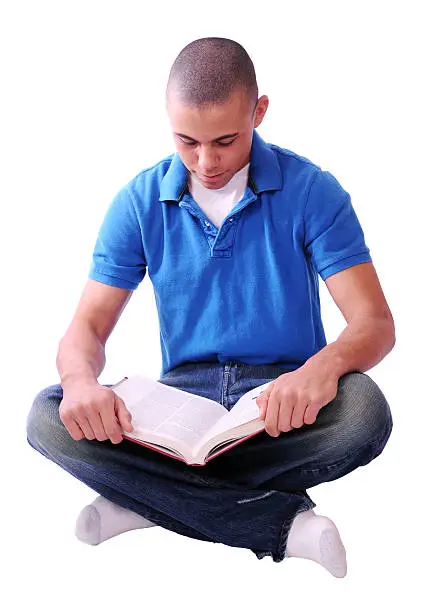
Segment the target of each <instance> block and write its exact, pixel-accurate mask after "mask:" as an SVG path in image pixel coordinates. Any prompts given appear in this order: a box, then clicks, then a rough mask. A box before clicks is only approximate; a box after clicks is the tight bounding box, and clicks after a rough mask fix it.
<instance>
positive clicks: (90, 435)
mask: <svg viewBox="0 0 438 612" xmlns="http://www.w3.org/2000/svg"><path fill="white" fill-rule="evenodd" d="M76 423H77V424H78V426H79V427H80V428H81V430H82V432H83V434H84V436H85V437H86V438H87V440H94V438H95V436H94V431H93V429H92V427H91V425H90V423H89V421H88V418H87V417H86V416H83V415H77V416H76Z"/></svg>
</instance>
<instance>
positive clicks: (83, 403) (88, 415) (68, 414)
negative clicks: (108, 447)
mask: <svg viewBox="0 0 438 612" xmlns="http://www.w3.org/2000/svg"><path fill="white" fill-rule="evenodd" d="M59 417H60V419H61V421H62V423H63V424H64V425H65V427H66V428H67V430H68V432H69V434H70V435H71V437H72V438H73V439H74V440H81V439H82V438H84V437H85V438H87V440H94V439H95V438H96V439H97V440H99V442H102V441H103V440H107V439H108V438H109V439H110V440H111V442H112V443H113V444H119V443H120V442H122V440H123V437H122V434H121V432H122V431H133V429H134V428H133V426H132V424H131V414H130V413H129V412H128V410H127V408H126V406H125V404H124V403H123V401H122V400H121V399H120V398H119V397H118V396H117V395H116V394H115V393H114V391H112V390H111V389H109V388H108V387H104V386H102V385H99V383H98V382H97V381H96V383H92V382H91V383H90V382H85V383H83V382H77V383H75V384H74V385H71V386H68V387H66V388H65V389H64V396H63V399H62V401H61V404H60V406H59Z"/></svg>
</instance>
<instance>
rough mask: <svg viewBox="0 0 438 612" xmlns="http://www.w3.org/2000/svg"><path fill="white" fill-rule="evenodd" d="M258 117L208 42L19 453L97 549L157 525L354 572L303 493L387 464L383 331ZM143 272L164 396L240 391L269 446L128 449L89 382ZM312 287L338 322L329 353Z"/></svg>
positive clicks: (223, 397) (374, 301)
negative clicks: (164, 149) (213, 452)
mask: <svg viewBox="0 0 438 612" xmlns="http://www.w3.org/2000/svg"><path fill="white" fill-rule="evenodd" d="M267 108H268V98H267V97H266V96H261V97H260V98H259V97H258V89H257V83H256V77H255V72H254V67H253V64H252V62H251V60H250V58H249V56H248V55H247V53H246V51H245V50H244V49H243V47H241V46H240V45H239V44H238V43H236V42H234V41H230V40H227V39H221V38H205V39H200V40H197V41H194V42H192V43H191V44H189V45H188V46H187V47H185V48H184V49H183V50H182V51H181V53H180V54H179V56H178V58H177V59H176V60H175V63H174V64H173V66H172V69H171V72H170V76H169V82H168V87H167V110H168V114H169V119H170V123H171V127H172V131H173V134H174V139H175V145H176V149H177V153H175V154H174V155H171V156H169V157H167V158H166V159H164V160H162V161H160V162H159V163H158V164H156V165H155V166H154V167H152V168H149V169H147V170H145V171H143V172H141V173H140V174H139V175H138V176H136V177H135V178H134V179H133V180H132V181H130V182H129V183H128V185H126V186H125V187H123V189H121V191H120V192H119V193H118V195H117V196H116V198H115V199H114V201H113V203H112V204H111V206H110V207H109V209H108V212H107V214H106V216H105V219H104V221H103V224H102V227H101V229H100V232H99V236H98V239H97V242H96V246H95V250H94V254H93V262H92V266H91V269H90V273H89V280H88V282H87V284H86V286H85V289H84V292H83V294H82V297H81V299H80V302H79V305H78V308H77V311H76V313H75V315H74V317H73V320H72V322H71V324H70V326H69V328H68V330H67V332H66V334H65V336H64V337H63V338H62V340H61V342H60V345H59V352H58V356H57V366H58V370H59V373H60V378H61V384H60V385H53V386H51V387H48V388H47V389H44V390H43V391H41V392H40V393H39V394H38V396H37V397H36V398H35V401H34V404H33V406H32V410H31V412H30V414H29V417H28V427H27V432H28V434H27V435H28V440H29V443H30V444H31V445H32V446H33V447H34V448H35V449H36V450H38V451H39V452H40V453H42V454H43V455H45V456H46V457H48V458H49V459H51V460H52V461H55V462H56V463H57V464H58V465H60V466H61V467H62V468H63V469H65V470H66V471H68V472H70V473H71V474H73V475H74V476H75V477H76V478H78V479H80V480H81V481H83V482H84V483H86V484H87V485H88V486H89V487H91V488H92V489H94V490H95V491H97V492H98V493H99V494H100V496H99V497H98V498H97V499H96V500H95V501H94V502H93V503H92V504H91V505H89V506H87V507H86V508H84V510H83V511H82V512H81V514H80V516H79V518H78V521H77V525H76V534H77V536H78V537H79V538H80V539H81V540H82V541H84V542H87V543H90V544H98V543H99V542H102V541H103V540H105V539H108V538H110V537H112V536H114V535H116V534H118V533H121V532H123V531H126V530H128V529H135V528H141V527H146V526H151V525H154V524H157V525H161V526H162V527H165V528H167V529H171V530H173V531H175V532H177V533H180V534H183V535H187V536H189V537H194V538H197V539H202V540H207V541H213V542H221V543H224V544H227V545H230V546H238V547H246V548H249V549H251V550H252V551H253V552H254V553H255V554H256V555H257V557H258V558H262V557H264V556H265V555H271V556H272V558H273V560H274V561H281V560H282V559H283V558H284V557H285V556H288V557H290V556H295V557H303V558H307V559H311V560H313V561H316V562H318V563H321V564H322V565H323V566H324V567H326V568H327V569H328V570H329V571H330V572H331V573H332V574H333V575H334V576H337V577H343V576H345V574H346V571H347V565H346V554H345V549H344V546H343V544H342V541H341V538H340V535H339V532H338V530H337V528H336V526H335V525H334V523H333V521H331V520H330V519H329V518H327V517H324V516H318V515H316V514H315V513H314V511H313V508H314V506H315V504H314V502H313V501H312V500H311V499H310V497H309V496H308V494H307V492H306V489H307V488H310V487H312V486H315V485H317V484H319V483H321V482H326V481H329V480H334V479H336V478H340V477H341V476H343V475H344V474H347V473H349V472H351V471H352V470H354V469H356V468H357V467H358V466H360V465H365V464H366V463H369V462H370V461H371V460H372V459H374V458H375V457H376V456H378V455H379V454H380V453H381V452H382V450H383V448H384V446H385V444H386V442H387V440H388V438H389V436H390V433H391V430H392V418H391V413H390V409H389V407H388V404H387V402H386V400H385V398H384V396H383V394H382V392H381V391H380V389H379V388H378V387H377V385H376V384H375V383H374V382H373V381H372V380H371V378H369V377H368V376H367V375H366V374H364V373H363V372H364V371H365V370H367V369H369V368H371V367H372V366H374V365H375V364H377V363H378V362H379V361H380V360H381V359H383V357H384V356H385V355H386V354H387V353H388V352H389V351H390V350H391V349H392V347H393V345H394V342H395V335H394V324H393V320H392V316H391V313H390V310H389V308H388V305H387V303H386V300H385V297H384V295H383V293H382V289H381V287H380V284H379V281H378V278H377V275H376V272H375V270H374V267H373V264H372V261H371V257H370V253H369V249H368V248H367V246H366V244H365V242H364V236H363V232H362V230H361V227H360V224H359V222H358V219H357V217H356V215H355V213H354V210H353V208H352V205H351V201H350V197H349V195H348V193H347V192H346V191H344V190H343V189H342V187H341V186H340V185H339V183H338V182H337V180H336V179H335V178H334V177H333V176H332V175H331V174H330V173H328V172H326V171H322V170H321V169H320V168H319V167H318V166H316V165H315V164H313V163H312V162H310V161H309V160H307V159H305V158H303V157H301V156H299V155H297V154H295V153H293V152H291V151H289V150H286V149H282V148H280V147H278V146H275V145H272V144H267V143H265V142H264V141H263V140H262V138H261V137H260V136H259V135H258V134H257V132H255V128H257V127H258V126H259V125H260V123H261V122H262V120H263V117H264V115H265V113H266V111H267ZM146 269H147V270H148V273H149V277H150V279H151V281H152V283H153V286H154V291H155V296H156V304H157V308H158V314H159V324H160V339H161V348H162V371H161V378H160V382H163V383H164V384H167V385H171V386H175V387H178V388H180V389H183V390H185V391H189V392H191V393H196V394H199V395H202V396H205V397H209V398H211V399H215V400H216V401H219V402H221V403H222V404H223V405H224V406H225V407H226V408H227V409H228V410H229V409H231V408H232V407H233V405H234V404H235V403H236V401H237V400H238V399H239V397H241V396H242V394H243V393H245V392H247V391H248V390H250V389H251V388H253V387H255V386H258V385H261V384H263V383H265V382H269V381H270V382H271V384H270V385H269V387H268V388H267V390H266V392H265V393H264V394H263V395H262V396H261V397H260V398H259V399H258V405H259V408H260V412H261V415H262V417H263V418H264V420H265V428H266V431H265V432H262V433H261V434H259V435H258V436H255V437H253V438H252V439H250V440H248V441H246V442H245V443H243V444H241V445H238V446H236V447H234V448H233V449H231V450H230V451H228V452H226V453H224V454H223V455H221V456H219V457H217V458H216V459H214V460H213V461H211V462H210V463H208V464H207V465H206V466H203V467H199V466H198V467H196V466H187V465H185V464H182V463H180V462H178V461H175V460H173V459H171V458H169V457H166V456H164V455H161V454H160V453H156V452H155V451H153V450H150V449H147V448H144V447H141V446H139V445H137V444H135V443H132V442H129V441H127V440H124V439H123V438H122V435H121V432H122V431H123V430H128V431H129V430H131V429H132V426H131V423H130V415H129V413H128V411H127V409H126V407H125V406H124V404H123V402H122V401H121V400H120V399H119V398H118V397H117V396H116V395H115V394H114V393H113V392H112V391H111V389H109V388H108V387H107V386H103V385H100V384H99V383H98V382H97V378H98V376H99V375H100V373H101V372H102V370H103V367H104V364H105V344H106V341H107V339H108V337H109V335H110V334H111V331H112V330H113V328H114V326H115V324H116V322H117V320H118V319H119V317H120V315H121V313H122V311H123V309H124V307H125V306H126V304H127V302H128V300H129V298H130V297H131V295H132V292H133V291H134V290H135V288H136V287H137V286H138V284H139V283H140V282H141V280H142V279H143V278H144V276H145V273H146ZM318 274H319V275H320V276H321V278H322V279H323V280H324V281H325V282H326V284H327V287H328V289H329V291H330V293H331V295H332V296H333V299H334V300H335V302H336V304H337V305H338V307H339V308H340V310H341V311H342V313H343V315H344V317H345V319H346V322H347V326H346V328H345V329H344V331H343V332H342V334H341V335H340V336H339V338H338V339H337V340H336V341H335V342H333V343H331V344H329V345H327V343H326V339H325V336H324V330H323V326H322V322H321V314H320V303H319V295H318Z"/></svg>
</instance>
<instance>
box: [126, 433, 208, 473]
mask: <svg viewBox="0 0 438 612" xmlns="http://www.w3.org/2000/svg"><path fill="white" fill-rule="evenodd" d="M122 438H124V439H125V440H128V442H134V443H135V444H141V445H142V446H146V448H149V449H150V450H153V451H155V452H156V453H161V454H162V455H166V457H171V458H172V459H177V460H178V461H182V462H183V463H185V464H186V465H196V466H200V465H205V463H188V462H187V461H186V460H185V459H182V458H181V457H178V456H177V455H172V453H166V451H164V450H161V449H159V448H155V446H150V445H149V444H147V443H146V442H143V441H140V440H137V439H135V440H134V438H130V437H129V436H125V435H123V434H122Z"/></svg>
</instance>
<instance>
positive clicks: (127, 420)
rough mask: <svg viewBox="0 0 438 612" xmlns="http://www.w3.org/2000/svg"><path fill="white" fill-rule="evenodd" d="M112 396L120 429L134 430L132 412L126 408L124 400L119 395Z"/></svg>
mask: <svg viewBox="0 0 438 612" xmlns="http://www.w3.org/2000/svg"><path fill="white" fill-rule="evenodd" d="M114 397H115V401H114V404H115V406H114V408H115V413H116V417H117V419H118V421H119V423H120V426H121V429H122V431H134V427H133V425H132V414H131V413H130V412H129V410H128V409H127V408H126V406H125V403H124V401H123V400H122V399H121V398H120V397H118V396H117V395H114Z"/></svg>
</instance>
